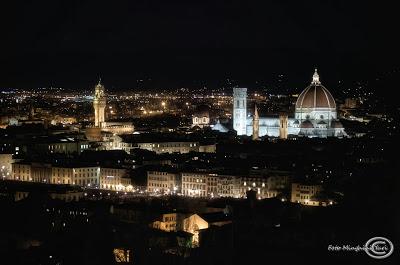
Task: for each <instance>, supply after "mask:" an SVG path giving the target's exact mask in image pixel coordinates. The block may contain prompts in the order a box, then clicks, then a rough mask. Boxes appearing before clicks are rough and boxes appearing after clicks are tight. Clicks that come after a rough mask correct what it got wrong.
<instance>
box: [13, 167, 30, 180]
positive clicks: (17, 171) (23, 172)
mask: <svg viewBox="0 0 400 265" xmlns="http://www.w3.org/2000/svg"><path fill="white" fill-rule="evenodd" d="M31 172H32V171H31V163H25V162H17V163H13V164H12V179H14V180H19V181H32V176H31Z"/></svg>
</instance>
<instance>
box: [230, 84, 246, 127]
mask: <svg viewBox="0 0 400 265" xmlns="http://www.w3.org/2000/svg"><path fill="white" fill-rule="evenodd" d="M246 118H247V88H237V87H236V88H233V129H234V130H236V132H237V135H246Z"/></svg>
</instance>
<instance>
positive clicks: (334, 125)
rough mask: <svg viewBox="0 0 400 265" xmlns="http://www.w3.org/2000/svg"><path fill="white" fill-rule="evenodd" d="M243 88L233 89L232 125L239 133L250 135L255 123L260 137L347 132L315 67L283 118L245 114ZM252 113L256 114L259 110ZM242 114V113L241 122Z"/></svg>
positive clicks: (343, 133)
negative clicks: (290, 112) (290, 113)
mask: <svg viewBox="0 0 400 265" xmlns="http://www.w3.org/2000/svg"><path fill="white" fill-rule="evenodd" d="M245 91H246V90H245V89H244V90H243V89H237V88H234V89H233V99H234V104H233V115H234V117H233V125H234V129H235V130H236V131H237V134H238V135H248V136H252V135H253V134H254V132H255V130H254V128H256V127H258V131H257V130H256V132H258V136H259V137H262V136H272V137H280V138H282V139H286V138H287V137H288V136H289V135H295V136H305V137H344V136H346V135H347V134H346V133H345V131H344V128H343V126H342V124H341V123H340V121H338V120H337V113H336V103H335V100H334V98H333V97H332V95H331V93H330V92H329V91H328V89H326V88H325V87H324V86H323V85H322V84H321V82H320V80H319V75H318V72H317V69H315V72H314V75H313V77H312V81H311V84H310V85H309V86H308V87H306V88H305V89H304V90H303V92H302V93H301V94H300V95H299V97H298V99H297V102H296V107H295V113H294V117H293V118H286V117H285V116H284V115H280V116H276V117H260V118H258V119H255V118H253V117H247V116H246V109H245V108H246V104H245V103H243V102H246V100H247V93H246V92H245ZM254 116H258V113H255V115H254ZM243 117H245V121H244V122H243ZM254 123H257V124H254ZM243 124H245V129H243ZM256 136H257V135H256ZM253 138H254V137H253Z"/></svg>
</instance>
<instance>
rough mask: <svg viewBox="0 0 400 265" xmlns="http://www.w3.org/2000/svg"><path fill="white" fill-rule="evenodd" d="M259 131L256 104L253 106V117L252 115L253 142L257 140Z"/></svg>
mask: <svg viewBox="0 0 400 265" xmlns="http://www.w3.org/2000/svg"><path fill="white" fill-rule="evenodd" d="M259 131H260V118H259V117H258V110H257V104H254V115H253V135H252V139H253V140H258V137H259Z"/></svg>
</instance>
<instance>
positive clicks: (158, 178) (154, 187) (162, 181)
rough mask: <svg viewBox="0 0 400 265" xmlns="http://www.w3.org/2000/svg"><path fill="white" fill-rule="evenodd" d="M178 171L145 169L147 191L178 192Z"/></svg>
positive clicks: (179, 185) (179, 186)
mask: <svg viewBox="0 0 400 265" xmlns="http://www.w3.org/2000/svg"><path fill="white" fill-rule="evenodd" d="M180 190H181V183H180V175H179V173H173V172H166V171H147V191H148V192H160V193H167V194H174V193H177V192H180Z"/></svg>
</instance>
